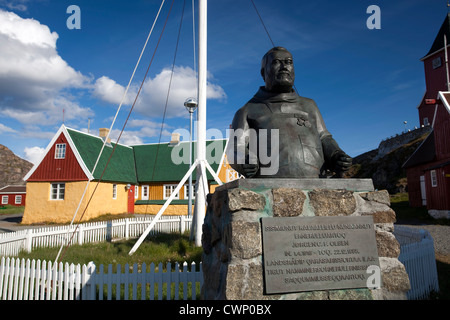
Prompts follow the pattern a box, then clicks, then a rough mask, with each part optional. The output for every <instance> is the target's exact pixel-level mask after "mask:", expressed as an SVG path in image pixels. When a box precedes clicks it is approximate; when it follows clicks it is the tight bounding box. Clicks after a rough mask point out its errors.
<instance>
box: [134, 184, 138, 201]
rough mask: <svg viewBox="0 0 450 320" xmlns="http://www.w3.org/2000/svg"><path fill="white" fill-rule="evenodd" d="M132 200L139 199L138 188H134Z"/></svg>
mask: <svg viewBox="0 0 450 320" xmlns="http://www.w3.org/2000/svg"><path fill="white" fill-rule="evenodd" d="M134 198H135V199H137V198H139V186H134Z"/></svg>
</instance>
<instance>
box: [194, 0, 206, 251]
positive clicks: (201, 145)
mask: <svg viewBox="0 0 450 320" xmlns="http://www.w3.org/2000/svg"><path fill="white" fill-rule="evenodd" d="M198 5H199V6H198V8H199V10H198V11H199V13H198V14H199V25H198V28H199V30H198V113H197V116H198V121H197V135H198V138H197V161H198V162H197V170H196V172H197V183H198V188H197V189H196V191H195V192H196V194H195V202H196V206H195V212H194V218H195V226H196V230H195V245H196V246H201V244H202V243H201V241H202V226H203V220H204V219H205V209H206V207H205V206H206V193H205V187H207V186H205V185H204V181H205V180H206V179H203V177H202V174H203V172H204V170H202V167H201V165H202V162H203V163H204V162H205V161H206V70H207V68H206V62H207V43H206V42H207V0H199V4H198Z"/></svg>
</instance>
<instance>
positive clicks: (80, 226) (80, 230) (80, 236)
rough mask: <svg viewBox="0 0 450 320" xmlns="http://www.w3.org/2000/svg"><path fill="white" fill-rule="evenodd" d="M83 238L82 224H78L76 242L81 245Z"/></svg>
mask: <svg viewBox="0 0 450 320" xmlns="http://www.w3.org/2000/svg"><path fill="white" fill-rule="evenodd" d="M83 238H84V227H83V224H79V225H78V244H79V245H80V246H81V245H82V244H83Z"/></svg>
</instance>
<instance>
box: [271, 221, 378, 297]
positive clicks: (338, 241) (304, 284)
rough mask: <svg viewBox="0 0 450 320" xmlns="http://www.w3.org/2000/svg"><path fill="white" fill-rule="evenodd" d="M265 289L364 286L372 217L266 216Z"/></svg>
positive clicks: (374, 261) (372, 253)
mask: <svg viewBox="0 0 450 320" xmlns="http://www.w3.org/2000/svg"><path fill="white" fill-rule="evenodd" d="M262 230H263V258H264V273H265V284H266V293H269V294H270V293H288V292H300V291H314V290H326V289H349V288H361V287H366V281H367V278H368V277H369V276H370V275H369V274H367V272H366V271H367V268H368V267H369V266H371V265H377V266H378V265H379V262H378V253H377V246H376V240H375V231H374V227H373V219H372V217H339V216H337V217H335V216H333V217H285V218H262Z"/></svg>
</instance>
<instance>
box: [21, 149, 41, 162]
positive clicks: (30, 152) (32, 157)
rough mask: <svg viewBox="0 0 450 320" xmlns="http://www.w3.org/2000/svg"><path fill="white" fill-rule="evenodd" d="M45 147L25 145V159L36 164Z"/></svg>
mask: <svg viewBox="0 0 450 320" xmlns="http://www.w3.org/2000/svg"><path fill="white" fill-rule="evenodd" d="M44 152H45V149H44V148H40V147H31V148H28V147H26V148H25V149H24V154H25V159H26V160H28V161H30V162H31V163H32V164H36V163H37V162H38V161H39V160H41V157H42V155H43V154H44Z"/></svg>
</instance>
